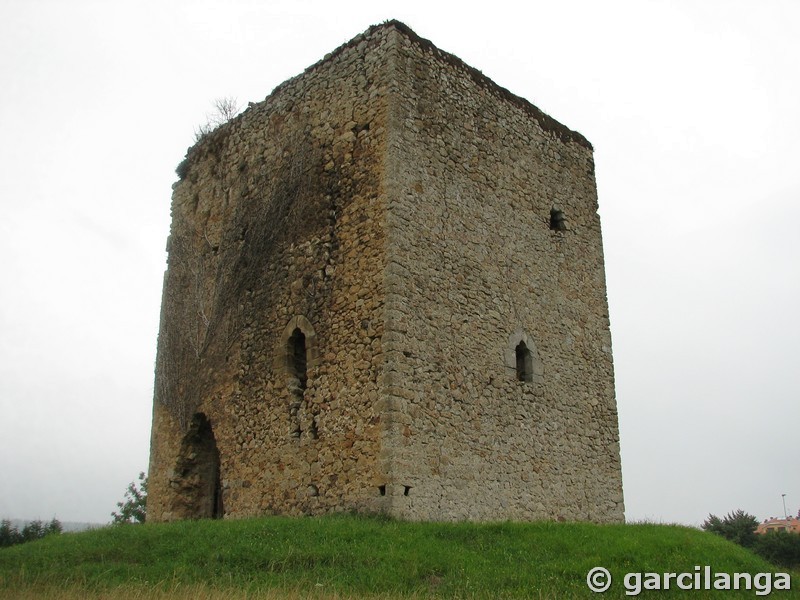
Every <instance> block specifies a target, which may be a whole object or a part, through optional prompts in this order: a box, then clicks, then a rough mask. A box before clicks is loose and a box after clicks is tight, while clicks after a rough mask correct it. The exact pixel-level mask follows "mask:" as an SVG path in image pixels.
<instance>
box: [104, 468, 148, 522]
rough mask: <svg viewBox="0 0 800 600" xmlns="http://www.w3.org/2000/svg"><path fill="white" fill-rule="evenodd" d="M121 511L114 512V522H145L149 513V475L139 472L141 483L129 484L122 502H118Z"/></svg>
mask: <svg viewBox="0 0 800 600" xmlns="http://www.w3.org/2000/svg"><path fill="white" fill-rule="evenodd" d="M117 508H119V512H116V511H114V512H112V513H111V516H112V517H114V520H113V522H114V523H144V519H145V516H146V515H147V476H146V475H145V474H144V471H142V472H141V473H139V485H138V486H137V485H136V482H135V481H131V482H130V483H129V484H128V489H127V490H126V491H125V497H124V499H123V501H122V502H117Z"/></svg>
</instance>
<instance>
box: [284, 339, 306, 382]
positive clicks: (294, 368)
mask: <svg viewBox="0 0 800 600" xmlns="http://www.w3.org/2000/svg"><path fill="white" fill-rule="evenodd" d="M288 346H289V347H288V348H287V350H288V354H289V367H290V369H291V373H292V375H293V376H294V377H296V378H297V381H298V382H299V383H300V389H301V390H305V389H306V384H307V383H308V374H307V365H308V354H307V352H306V336H305V334H304V333H303V332H302V331H300V328H296V329H295V330H294V331H293V332H292V335H291V336H290V337H289V344H288Z"/></svg>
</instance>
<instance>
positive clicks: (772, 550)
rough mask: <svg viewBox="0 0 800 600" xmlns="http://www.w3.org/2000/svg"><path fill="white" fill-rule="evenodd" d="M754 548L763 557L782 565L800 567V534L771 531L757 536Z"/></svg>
mask: <svg viewBox="0 0 800 600" xmlns="http://www.w3.org/2000/svg"><path fill="white" fill-rule="evenodd" d="M756 537H757V539H756V541H755V544H754V545H753V550H754V551H755V553H756V554H758V555H759V556H761V557H762V558H764V559H766V560H768V561H770V562H771V563H774V564H776V565H780V566H782V567H789V568H797V567H800V535H797V534H796V533H790V532H788V531H770V532H768V533H765V534H764V535H759V536H756Z"/></svg>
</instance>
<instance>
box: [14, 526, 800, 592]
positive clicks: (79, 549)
mask: <svg viewBox="0 0 800 600" xmlns="http://www.w3.org/2000/svg"><path fill="white" fill-rule="evenodd" d="M706 565H707V566H709V567H711V573H712V579H711V583H712V585H713V581H714V580H713V573H736V572H739V573H750V574H753V575H754V574H756V573H759V572H770V573H775V572H781V571H785V569H780V568H777V567H774V566H772V565H770V564H769V563H766V562H764V561H763V560H761V559H759V558H758V557H756V556H755V555H753V554H752V553H750V552H748V551H746V550H744V549H742V548H740V547H738V546H736V545H734V544H732V543H729V542H727V541H725V540H723V539H722V538H719V537H717V536H714V535H712V534H707V533H704V532H702V531H698V530H695V529H690V528H686V527H677V526H666V525H606V526H600V525H592V524H587V523H498V524H473V523H457V524H444V523H408V522H401V521H392V520H386V519H381V518H373V517H370V518H366V517H354V516H335V517H324V518H284V517H268V518H261V519H247V520H240V521H211V520H206V521H194V522H182V523H170V524H152V525H136V526H122V527H108V528H105V529H100V530H94V531H87V532H82V533H72V534H62V535H60V536H50V537H48V538H45V539H43V540H41V541H38V542H32V543H29V544H23V545H20V546H14V547H12V548H6V549H3V550H0V598H42V597H44V598H47V597H50V598H86V597H94V598H151V597H175V598H184V597H185V598H226V599H238V598H285V597H291V598H300V597H315V598H366V597H370V598H371V597H382V598H409V597H412V598H426V597H441V598H589V597H596V598H600V597H603V598H625V597H631V596H628V595H626V591H635V590H633V587H635V586H634V584H635V583H636V581H635V579H631V580H630V581H629V586H628V587H626V586H625V582H624V576H625V574H626V573H628V572H655V573H663V572H688V573H697V577H698V578H701V579H700V580H701V582H702V581H703V579H702V577H703V571H702V567H705V566H706ZM597 566H603V567H605V568H607V569H608V570H609V571H610V572H611V574H612V577H613V582H612V585H611V588H610V590H609V591H608V592H606V593H605V594H602V595H600V594H593V593H592V592H590V591H589V590H588V588H587V585H586V576H587V573H588V572H589V570H590V569H592V568H593V567H597ZM695 567H701V569H700V570H699V571H698V570H696V568H695ZM773 581H774V579H773ZM662 583H663V582H662ZM760 583H761V584H762V585H761V587H760V588H759V589H760V590H761V592H762V594H759V595H763V591H764V590H765V588H764V584H765V581H763V580H762V581H761V582H760ZM670 584H671V586H670V587H671V588H672V589H670V591H668V592H664V591H661V592H655V591H648V590H643V591H642V592H641V594H639V596H640V597H641V596H647V595H651V596H653V595H657V596H658V597H659V598H663V597H667V598H677V597H687V598H688V597H690V598H701V597H719V598H731V597H733V598H737V597H748V598H753V597H758V596H757V595H756V591H759V589H757V588H756V587H755V584H753V589H751V590H749V591H739V592H734V591H717V592H714V591H709V592H696V591H684V590H680V589H674V588H675V586H676V584H675V582H674V581H671V582H670ZM791 586H792V588H793V589H792V590H791V591H781V590H778V591H773V592H772V595H771V597H777V598H800V592H798V589H797V588H798V587H799V586H800V581H798V578H797V573H794V575H793V579H792V581H791Z"/></svg>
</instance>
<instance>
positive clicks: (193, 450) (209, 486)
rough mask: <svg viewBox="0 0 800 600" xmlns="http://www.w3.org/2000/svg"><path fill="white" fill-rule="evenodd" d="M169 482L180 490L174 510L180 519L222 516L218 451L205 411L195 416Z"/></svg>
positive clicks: (216, 517)
mask: <svg viewBox="0 0 800 600" xmlns="http://www.w3.org/2000/svg"><path fill="white" fill-rule="evenodd" d="M170 483H171V485H172V488H173V490H174V491H175V492H176V493H177V497H176V506H175V512H177V513H179V515H178V516H179V517H180V518H184V519H209V518H211V519H219V518H221V517H222V515H223V514H224V508H223V505H222V485H221V479H220V469H219V450H218V449H217V441H216V439H215V438H214V431H213V429H212V428H211V422H210V421H209V420H208V418H207V417H206V416H205V415H204V414H203V413H197V414H196V415H194V417H192V422H191V424H190V425H189V431H187V433H186V435H185V436H184V438H183V443H182V444H181V451H180V454H179V455H178V462H177V464H176V467H175V476H174V477H173V479H172V481H171V482H170Z"/></svg>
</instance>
